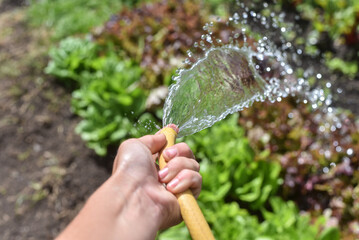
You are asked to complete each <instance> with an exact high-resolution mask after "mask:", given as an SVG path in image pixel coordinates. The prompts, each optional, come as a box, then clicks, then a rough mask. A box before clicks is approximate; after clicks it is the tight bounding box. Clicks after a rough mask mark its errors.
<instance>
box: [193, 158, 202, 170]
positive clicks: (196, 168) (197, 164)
mask: <svg viewBox="0 0 359 240" xmlns="http://www.w3.org/2000/svg"><path fill="white" fill-rule="evenodd" d="M200 168H201V167H200V165H199V163H198V162H197V161H196V160H194V170H195V171H197V172H199V170H200Z"/></svg>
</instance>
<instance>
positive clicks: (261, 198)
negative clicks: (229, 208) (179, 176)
mask: <svg viewBox="0 0 359 240" xmlns="http://www.w3.org/2000/svg"><path fill="white" fill-rule="evenodd" d="M237 119H238V117H237V116H236V115H234V116H232V117H231V118H230V119H229V120H228V123H226V124H222V123H221V124H219V126H218V127H216V128H210V129H205V130H203V131H201V132H200V133H198V134H195V135H194V136H191V138H190V139H189V140H186V142H188V144H189V145H190V146H191V147H192V149H193V150H194V152H196V153H197V154H199V155H198V157H200V159H201V160H202V162H201V167H202V169H205V170H206V169H208V170H207V171H203V173H202V174H203V177H204V178H208V179H209V181H208V182H206V183H204V184H205V185H206V184H208V185H207V186H206V188H207V189H208V190H209V192H210V193H209V194H207V192H206V190H205V191H204V193H203V194H202V195H203V200H207V201H216V200H218V199H221V198H222V196H224V195H227V198H229V199H230V198H233V199H237V200H238V201H242V202H246V203H249V206H250V208H252V209H258V208H260V207H262V206H263V204H264V203H265V202H266V201H267V199H268V197H269V196H270V195H273V194H275V192H276V190H277V188H278V186H279V184H280V183H281V180H280V179H279V173H280V165H279V164H278V163H270V162H267V161H253V159H254V152H253V150H252V149H251V147H250V145H249V142H248V140H247V139H246V138H244V132H243V129H242V128H240V127H238V126H237V123H236V121H237ZM214 139H221V141H214ZM213 176H216V177H213ZM216 178H218V179H216ZM212 193H215V195H213V194H212Z"/></svg>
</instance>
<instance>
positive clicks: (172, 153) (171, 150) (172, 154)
mask: <svg viewBox="0 0 359 240" xmlns="http://www.w3.org/2000/svg"><path fill="white" fill-rule="evenodd" d="M164 154H165V155H166V156H167V157H168V158H173V157H175V156H176V155H177V149H176V148H167V149H166V150H165V152H164Z"/></svg>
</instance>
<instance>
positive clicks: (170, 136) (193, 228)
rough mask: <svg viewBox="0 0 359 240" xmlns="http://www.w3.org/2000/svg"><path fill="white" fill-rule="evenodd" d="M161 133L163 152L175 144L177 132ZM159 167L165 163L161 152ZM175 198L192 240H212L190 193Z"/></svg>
mask: <svg viewBox="0 0 359 240" xmlns="http://www.w3.org/2000/svg"><path fill="white" fill-rule="evenodd" d="M161 133H163V134H164V135H165V136H166V139H167V145H166V146H165V147H164V148H163V150H164V149H166V148H168V147H171V146H173V145H174V144H175V141H176V137H177V132H176V131H175V130H174V129H172V128H171V127H165V128H163V129H162V130H161ZM163 150H162V151H163ZM159 165H160V169H163V168H164V167H165V166H166V161H165V159H164V157H163V156H162V152H161V155H160V159H159ZM176 197H177V200H178V203H179V205H180V208H181V214H182V217H183V220H184V222H185V223H186V225H187V228H188V230H189V232H190V234H191V237H192V239H193V240H212V239H213V240H214V237H213V234H212V232H211V229H210V228H209V226H208V223H207V221H206V219H205V218H204V216H203V213H202V212H201V209H200V208H199V206H198V204H197V201H196V199H195V198H194V196H193V194H192V191H191V190H187V191H185V192H183V193H180V194H177V195H176Z"/></svg>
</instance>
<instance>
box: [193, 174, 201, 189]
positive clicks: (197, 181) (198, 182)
mask: <svg viewBox="0 0 359 240" xmlns="http://www.w3.org/2000/svg"><path fill="white" fill-rule="evenodd" d="M202 181H203V179H202V176H201V174H199V173H198V172H196V173H195V176H194V178H193V182H194V184H195V185H196V186H201V185H202Z"/></svg>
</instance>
